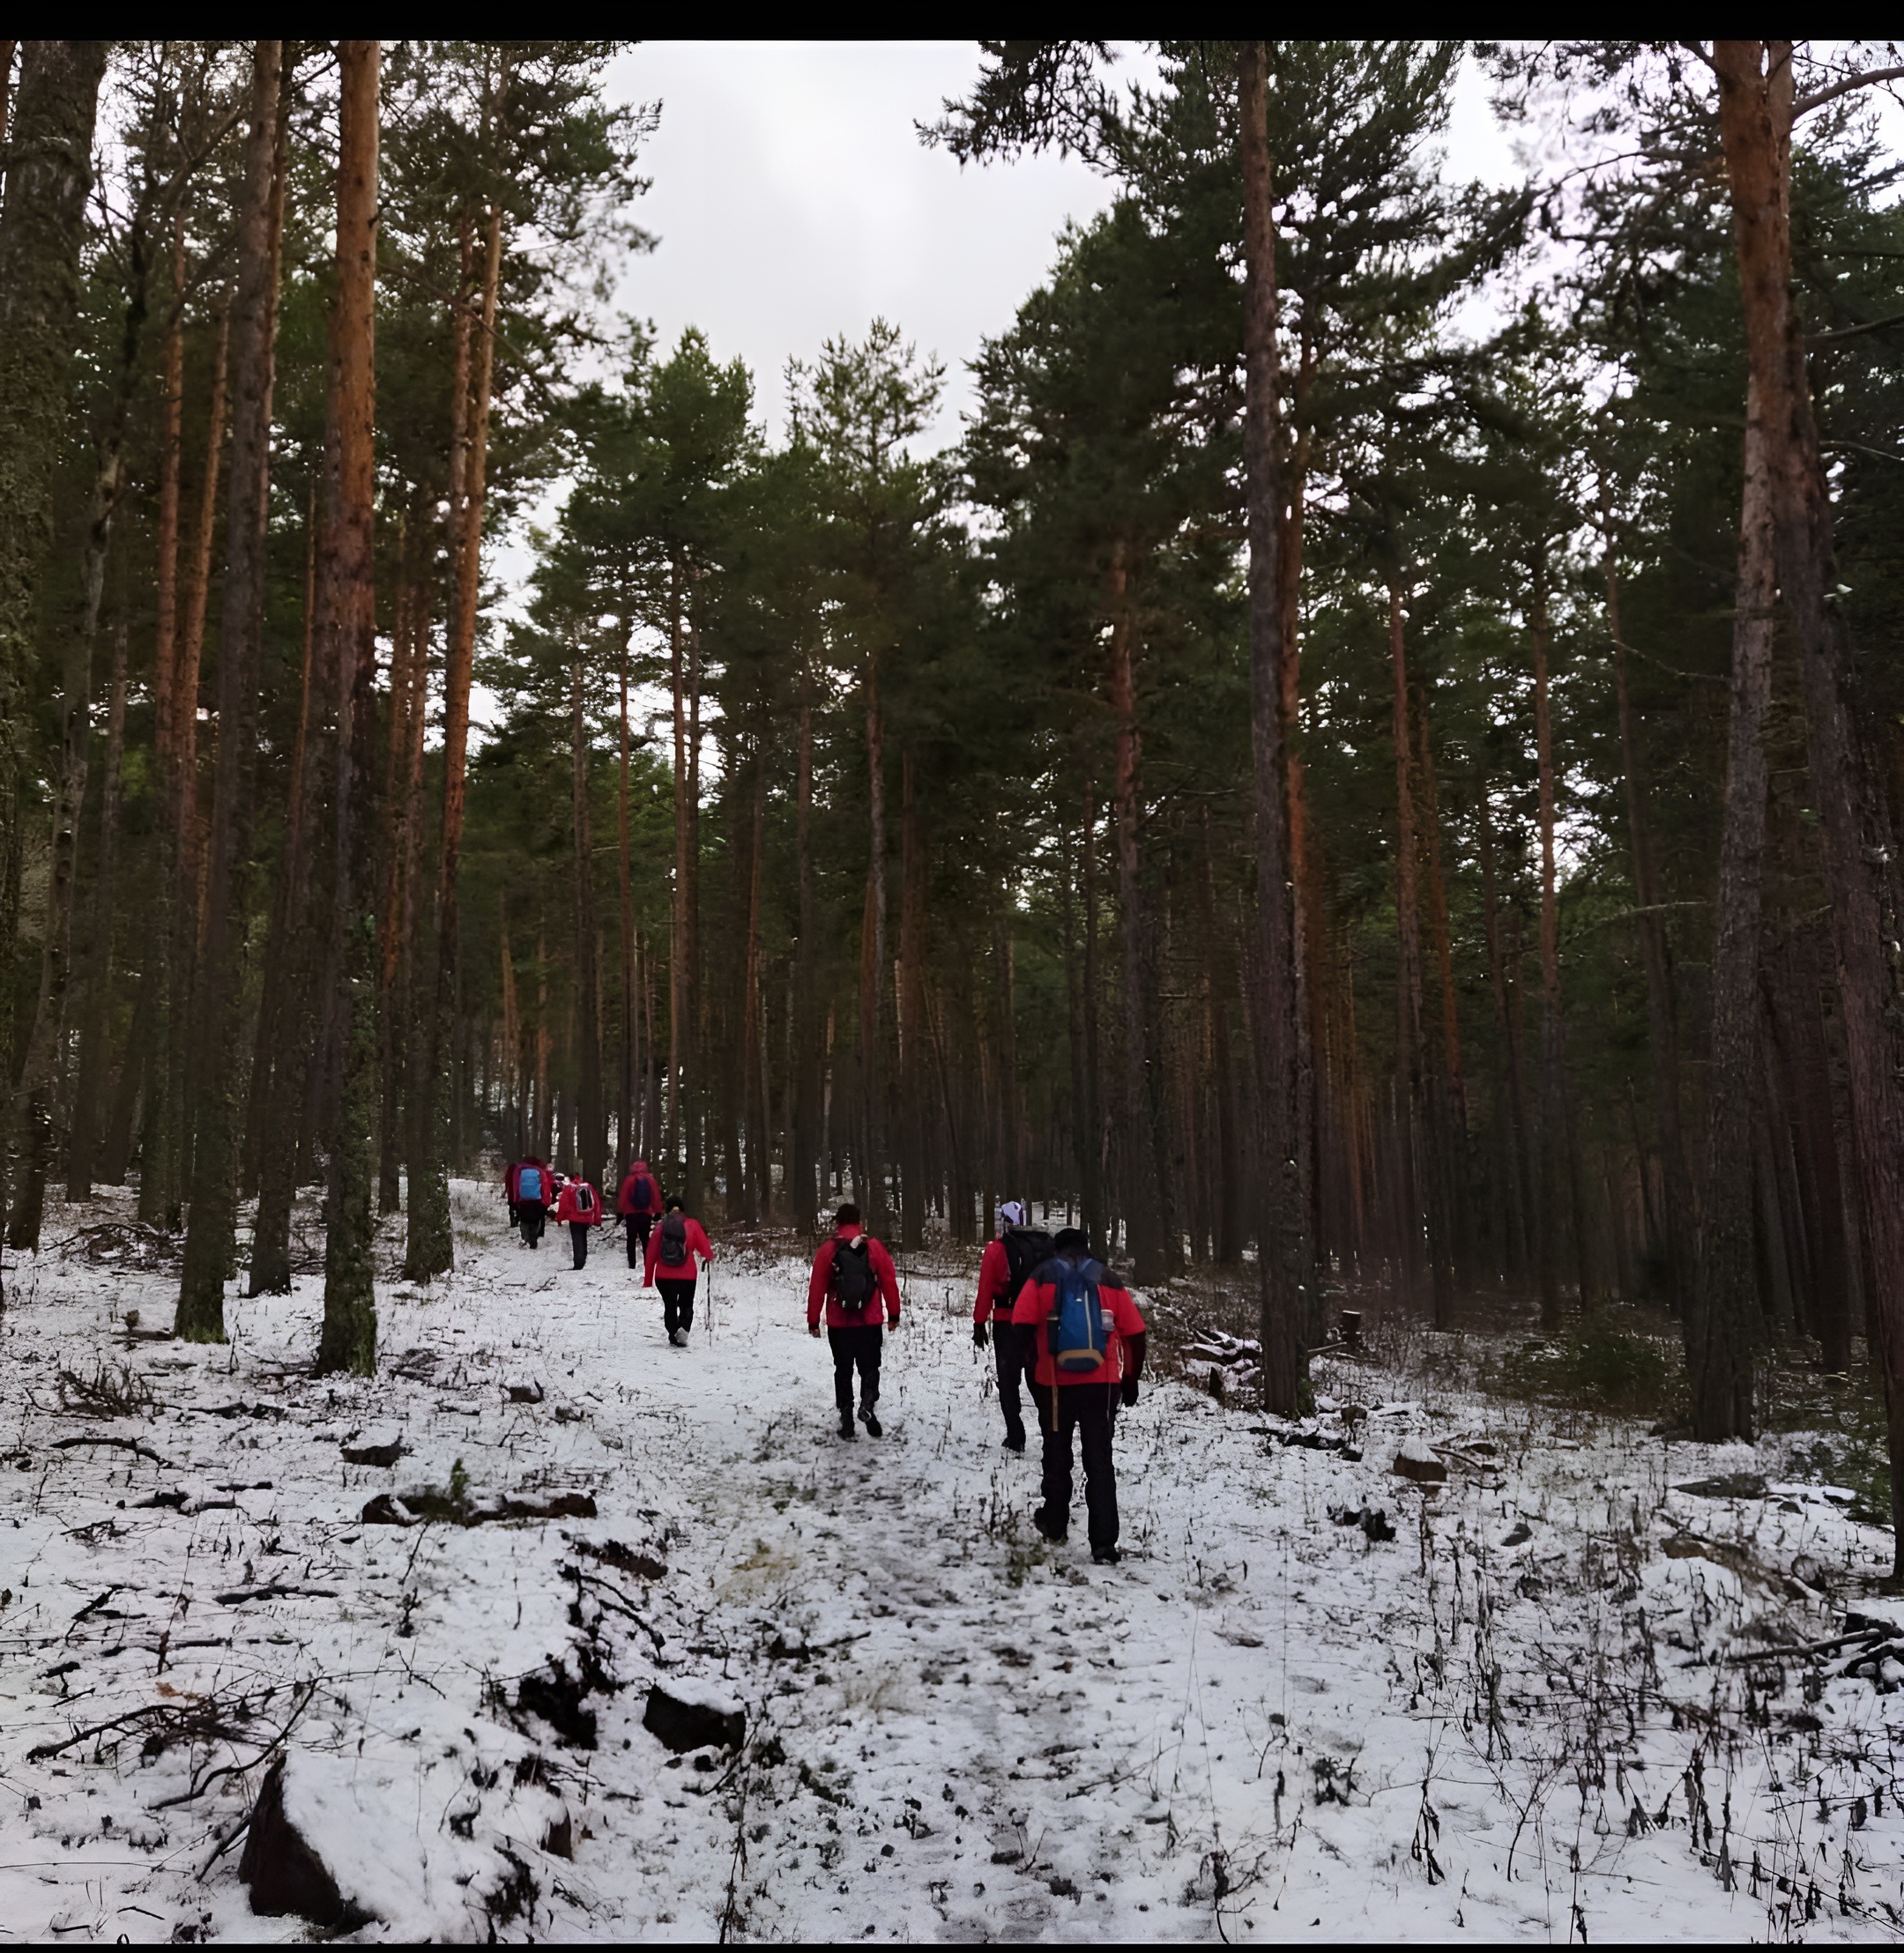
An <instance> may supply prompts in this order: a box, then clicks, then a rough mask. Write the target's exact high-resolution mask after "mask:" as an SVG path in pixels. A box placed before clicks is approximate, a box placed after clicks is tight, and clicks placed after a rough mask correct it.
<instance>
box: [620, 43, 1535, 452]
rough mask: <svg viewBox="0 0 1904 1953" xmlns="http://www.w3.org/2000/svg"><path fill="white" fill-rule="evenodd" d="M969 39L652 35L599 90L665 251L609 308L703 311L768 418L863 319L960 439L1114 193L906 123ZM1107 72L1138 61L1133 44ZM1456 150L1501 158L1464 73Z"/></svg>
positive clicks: (668, 327) (685, 321) (927, 112)
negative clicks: (884, 334) (988, 158)
mask: <svg viewBox="0 0 1904 1953" xmlns="http://www.w3.org/2000/svg"><path fill="white" fill-rule="evenodd" d="M1120 71H1122V72H1126V73H1129V72H1134V70H1133V68H1132V66H1131V61H1130V58H1129V57H1128V56H1127V58H1126V60H1125V61H1124V62H1123V63H1120ZM977 72H978V43H977V42H976V41H722V42H706V41H648V42H644V43H643V44H641V45H640V46H637V47H636V48H630V49H629V50H628V52H627V53H625V54H623V55H622V56H620V58H619V59H618V60H617V61H616V62H615V63H614V71H613V75H614V80H613V85H612V93H613V94H614V97H615V99H616V100H622V101H655V100H658V101H659V102H660V103H661V105H662V112H661V127H660V131H659V133H658V135H657V137H655V138H654V140H653V142H652V143H651V145H650V146H649V148H648V150H647V152H646V153H645V155H644V157H643V167H644V170H645V173H646V174H647V175H650V176H651V177H652V178H653V180H654V188H653V189H652V190H651V191H650V193H649V194H648V196H647V197H644V198H643V200H642V204H641V206H640V217H641V221H642V222H643V225H644V226H645V227H646V228H647V229H649V230H650V231H652V232H654V233H655V234H657V235H658V237H659V238H660V247H659V249H658V250H656V251H655V253H654V254H653V255H652V256H650V257H646V258H643V259H641V260H640V261H638V262H637V263H636V265H635V266H634V268H633V270H632V271H631V274H630V276H629V277H628V280H627V282H626V284H625V285H624V286H623V288H622V290H621V293H620V295H619V301H618V302H619V306H620V308H621V309H622V310H624V311H627V312H628V313H631V314H633V315H634V316H636V317H641V318H648V319H651V320H652V321H653V322H654V323H655V325H656V327H657V328H658V330H659V332H660V335H661V338H662V341H663V343H664V344H666V343H670V342H672V341H673V339H675V338H678V337H679V335H680V333H681V330H682V328H683V327H685V326H688V325H698V326H700V327H701V328H702V329H703V330H704V331H705V332H706V333H707V334H708V337H709V338H710V341H711V342H712V345H713V349H714V351H715V353H717V354H718V356H719V357H721V358H724V359H731V358H733V355H734V354H736V353H739V354H740V356H741V357H742V358H743V359H745V360H747V364H748V365H749V366H750V367H751V368H753V370H754V375H755V385H756V387H757V389H758V394H759V401H760V406H761V411H762V415H763V417H764V418H765V420H767V423H768V426H769V427H770V430H771V431H772V432H773V433H775V434H778V433H779V432H780V431H781V424H782V416H783V408H784V396H785V384H784V375H785V369H786V363H787V360H789V359H790V358H800V359H805V358H810V357H811V356H812V355H813V354H814V353H815V352H817V350H818V349H819V346H820V344H821V342H822V340H823V339H825V338H829V336H832V335H835V334H844V335H846V336H848V337H850V338H857V337H859V335H861V334H862V333H864V332H865V330H866V326H867V324H868V323H869V322H870V321H871V320H872V319H874V317H875V316H884V317H886V318H889V319H890V320H892V321H893V322H894V323H896V324H897V325H898V326H899V327H900V328H901V329H902V330H904V332H905V333H906V334H907V335H908V336H909V337H910V338H913V339H915V340H916V341H917V342H918V344H919V347H920V349H921V351H927V352H933V353H938V354H939V356H940V357H941V359H942V360H944V361H945V363H946V366H947V368H948V372H947V402H946V409H945V412H944V413H943V414H942V415H941V424H940V427H939V429H938V430H937V431H938V434H939V437H940V439H941V440H944V441H949V440H951V439H954V438H956V435H957V432H958V412H959V409H960V408H961V407H962V406H963V405H965V403H966V402H967V401H968V399H969V398H970V386H969V381H968V377H967V375H966V374H965V372H964V370H963V368H964V362H965V361H967V360H970V359H971V358H972V357H973V356H974V355H975V354H976V353H978V345H979V341H980V339H981V338H984V337H985V335H986V334H988V333H997V332H999V331H1001V330H1004V328H1005V327H1006V326H1008V324H1009V323H1011V319H1012V316H1013V314H1014V312H1015V310H1016V308H1017V306H1018V303H1019V301H1021V300H1022V299H1023V297H1024V296H1025V295H1026V293H1029V292H1030V290H1031V289H1032V287H1033V286H1036V285H1037V284H1038V282H1039V281H1040V280H1041V279H1042V278H1043V277H1044V275H1045V271H1047V270H1048V268H1049V267H1050V264H1051V263H1052V256H1053V251H1054V240H1055V239H1056V237H1057V234H1058V233H1059V231H1060V229H1062V227H1063V226H1064V224H1065V222H1066V220H1067V219H1071V218H1077V219H1083V218H1088V217H1089V216H1090V215H1091V213H1093V212H1096V211H1098V210H1100V209H1102V208H1103V207H1104V204H1106V203H1107V202H1108V200H1109V192H1108V189H1107V186H1106V185H1105V183H1104V181H1103V180H1102V179H1101V178H1099V177H1097V176H1095V175H1092V173H1091V172H1090V170H1088V169H1086V168H1085V167H1084V166H1083V165H1082V163H1079V162H1076V161H1073V160H1064V159H1061V158H1059V157H1056V156H1032V157H1026V158H1023V159H1021V160H1018V161H1017V162H1015V163H991V164H986V165H983V166H974V167H968V168H965V169H963V170H962V169H961V168H960V167H959V166H958V164H957V163H956V162H955V161H954V160H952V159H951V157H949V156H948V155H947V154H946V153H945V152H944V151H943V150H937V149H927V148H926V147H925V146H924V145H922V144H921V143H920V141H919V137H918V135H917V133H916V131H915V129H914V124H915V123H919V122H929V121H932V120H933V119H934V118H935V117H936V116H937V115H938V114H939V112H940V104H941V101H942V100H944V99H945V98H946V97H947V96H948V95H960V94H963V93H964V92H965V91H966V90H967V89H968V88H969V87H970V86H971V82H972V79H973V78H974V76H975V75H976V74H977ZM1464 83H1465V85H1464V86H1463V89H1462V93H1461V105H1460V109H1459V111H1458V114H1457V118H1456V127H1455V130H1454V137H1453V142H1452V145H1451V149H1452V154H1451V158H1450V167H1451V168H1452V169H1454V171H1455V172H1456V173H1457V174H1461V175H1472V174H1486V175H1491V176H1492V175H1499V174H1501V173H1503V172H1505V171H1506V169H1507V168H1508V167H1510V159H1509V156H1508V152H1507V148H1506V143H1505V141H1504V140H1503V139H1502V137H1500V135H1499V132H1498V131H1497V130H1495V128H1494V125H1493V121H1492V117H1491V115H1489V113H1488V109H1487V104H1486V96H1485V90H1484V87H1483V86H1482V85H1480V78H1479V77H1478V76H1472V75H1470V76H1469V77H1466V78H1464Z"/></svg>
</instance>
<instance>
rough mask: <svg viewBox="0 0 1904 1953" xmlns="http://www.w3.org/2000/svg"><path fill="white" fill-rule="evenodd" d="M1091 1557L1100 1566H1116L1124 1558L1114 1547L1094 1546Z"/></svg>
mask: <svg viewBox="0 0 1904 1953" xmlns="http://www.w3.org/2000/svg"><path fill="white" fill-rule="evenodd" d="M1090 1556H1091V1559H1092V1561H1093V1563H1095V1564H1097V1565H1098V1566H1115V1565H1116V1564H1117V1563H1118V1562H1119V1560H1121V1559H1122V1558H1123V1557H1124V1556H1123V1555H1122V1554H1121V1553H1119V1551H1118V1549H1117V1548H1115V1547H1114V1546H1094V1547H1093V1548H1091V1549H1090Z"/></svg>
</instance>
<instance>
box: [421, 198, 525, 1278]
mask: <svg viewBox="0 0 1904 1953" xmlns="http://www.w3.org/2000/svg"><path fill="white" fill-rule="evenodd" d="M501 285H502V208H501V206H500V205H497V206H495V207H493V208H492V209H491V210H490V212H489V217H488V227H487V235H486V240H485V251H484V257H483V278H482V317H481V320H480V325H479V326H478V328H477V330H475V331H474V333H473V340H474V345H473V357H472V360H471V365H472V369H473V370H472V375H471V384H470V390H469V394H468V397H467V403H466V409H465V411H466V412H467V415H468V419H467V421H466V423H465V425H466V427H467V429H468V434H467V446H466V448H465V452H464V455H463V457H462V458H463V467H462V472H461V479H459V480H457V481H453V482H452V483H451V493H452V495H453V496H456V497H457V498H459V499H458V501H457V506H456V509H455V514H456V517H457V539H456V605H455V609H454V610H453V612H452V613H451V615H450V633H449V642H448V645H447V647H446V652H445V658H444V667H443V832H442V842H441V845H442V855H441V858H440V862H439V867H438V873H437V882H436V953H435V957H434V959H433V962H434V968H433V969H432V970H431V972H430V975H431V977H433V978H434V983H433V984H430V985H429V986H428V989H427V990H425V991H424V992H423V993H424V994H426V995H429V996H430V999H431V1001H430V1004H429V1006H428V1008H427V1009H425V1010H424V1011H422V1012H420V1013H419V1019H418V1024H417V1048H418V1051H419V1055H420V1058H421V1060H422V1061H423V1063H424V1065H425V1066H426V1069H425V1070H424V1071H423V1073H422V1074H421V1075H422V1077H423V1078H424V1079H426V1080H428V1081H429V1082H430V1084H431V1086H432V1088H433V1097H432V1101H431V1104H430V1107H429V1110H428V1118H422V1117H420V1118H419V1119H418V1122H417V1123H418V1126H419V1127H420V1129H421V1130H422V1131H423V1132H424V1134H425V1140H424V1143H423V1144H422V1145H421V1146H420V1148H419V1151H420V1157H418V1158H414V1159H413V1160H412V1161H411V1162H410V1211H409V1214H408V1216H407V1220H408V1223H409V1225H408V1229H407V1232H406V1237H405V1245H404V1274H405V1276H406V1277H407V1279H408V1280H410V1281H428V1280H429V1279H430V1278H431V1277H432V1276H433V1275H439V1274H444V1273H446V1272H447V1271H448V1270H449V1269H450V1266H452V1265H453V1263H454V1261H455V1259H456V1243H455V1239H454V1236H453V1235H452V1233H451V1230H450V1178H449V1170H450V1088H451V1072H452V1065H451V1063H450V1051H451V1047H452V1043H453V1037H454V1026H455V1012H456V1000H457V957H458V955H459V954H460V943H461V932H462V921H461V914H460V911H459V910H458V908H457V887H458V883H459V880H460V876H461V871H462V860H463V818H464V806H465V801H466V799H467V798H468V791H469V704H470V684H471V680H472V677H473V674H474V668H475V657H476V613H477V610H478V608H479V606H480V603H481V598H482V532H483V508H484V494H485V482H486V477H487V466H488V452H489V407H490V396H491V391H492V389H493V387H494V385H495V328H496V306H497V302H498V295H499V293H500V289H501ZM459 309H460V310H462V311H463V312H465V314H466V312H467V310H468V306H467V301H465V302H464V303H463V304H462V305H461V307H460V308H459ZM420 987H421V986H420ZM420 1110H421V1109H420Z"/></svg>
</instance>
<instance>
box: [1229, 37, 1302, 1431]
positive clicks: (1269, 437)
mask: <svg viewBox="0 0 1904 1953" xmlns="http://www.w3.org/2000/svg"><path fill="white" fill-rule="evenodd" d="M1237 79H1238V100H1237V110H1238V116H1237V123H1238V161H1239V162H1240V164H1241V174H1242V178H1243V262H1244V281H1243V354H1244V408H1243V472H1244V482H1245V492H1246V497H1247V501H1248V507H1249V643H1250V760H1251V792H1250V806H1251V813H1252V814H1253V821H1254V828H1255V843H1256V928H1255V932H1254V934H1255V940H1254V942H1253V946H1252V947H1253V951H1254V957H1253V960H1254V962H1255V964H1256V969H1255V973H1254V974H1255V990H1256V996H1257V1008H1256V1009H1255V1011H1254V1012H1253V1017H1254V1020H1255V1032H1256V1037H1255V1044H1256V1060H1257V1071H1258V1098H1259V1103H1260V1108H1261V1114H1260V1116H1261V1132H1262V1162H1263V1166H1262V1172H1261V1210H1260V1214H1259V1217H1258V1221H1257V1229H1256V1238H1257V1264H1258V1270H1259V1280H1260V1282H1261V1317H1262V1322H1261V1340H1262V1349H1263V1404H1264V1407H1265V1408H1266V1409H1268V1410H1269V1411H1271V1412H1274V1413H1276V1414H1279V1415H1283V1416H1294V1415H1296V1413H1297V1410H1298V1398H1299V1396H1300V1393H1301V1388H1302V1380H1303V1355H1302V1340H1301V1338H1302V1324H1303V1319H1304V1316H1305V1310H1306V1304H1307V1296H1306V1293H1305V1283H1306V1270H1307V1266H1308V1259H1309V1251H1308V1234H1309V1216H1308V1212H1307V1202H1306V1199H1305V1192H1304V1188H1303V1184H1302V1162H1301V1160H1300V1157H1299V1141H1298V1131H1297V1122H1298V1118H1299V1117H1300V1111H1301V1108H1300V1104H1299V1097H1300V1093H1299V1082H1300V1080H1299V1070H1300V1052H1299V1051H1298V1025H1297V1015H1298V993H1297V969H1296V921H1295V914H1294V905H1293V902H1291V899H1290V836H1289V799H1288V739H1287V728H1286V726H1285V724H1284V721H1283V665H1284V661H1285V660H1286V658H1287V657H1288V656H1289V650H1290V648H1289V646H1288V644H1287V642H1285V639H1284V633H1283V605H1282V570H1281V558H1282V522H1281V517H1282V509H1283V497H1282V494H1281V483H1280V477H1281V473H1282V465H1281V455H1280V452H1279V435H1278V432H1277V426H1276V423H1277V418H1278V408H1277V399H1276V393H1277V386H1278V373H1279V367H1280V360H1279V359H1278V355H1277V349H1276V212H1275V203H1274V192H1273V184H1272V177H1271V169H1270V160H1269V131H1268V48H1267V47H1266V46H1265V45H1264V43H1263V42H1261V41H1247V42H1245V43H1244V45H1243V47H1242V48H1241V49H1240V50H1239V53H1238V75H1237Z"/></svg>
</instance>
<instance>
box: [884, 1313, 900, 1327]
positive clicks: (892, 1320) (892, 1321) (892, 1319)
mask: <svg viewBox="0 0 1904 1953" xmlns="http://www.w3.org/2000/svg"><path fill="white" fill-rule="evenodd" d="M886 1326H887V1327H888V1328H889V1329H896V1328H897V1327H898V1326H899V1318H898V1317H897V1316H888V1317H887V1318H886Z"/></svg>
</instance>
